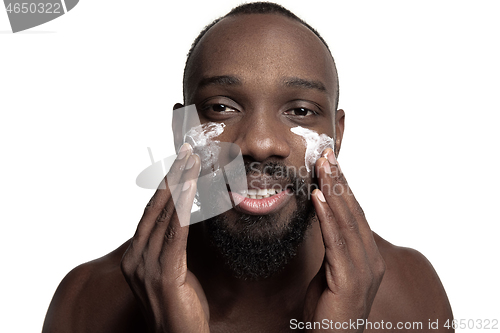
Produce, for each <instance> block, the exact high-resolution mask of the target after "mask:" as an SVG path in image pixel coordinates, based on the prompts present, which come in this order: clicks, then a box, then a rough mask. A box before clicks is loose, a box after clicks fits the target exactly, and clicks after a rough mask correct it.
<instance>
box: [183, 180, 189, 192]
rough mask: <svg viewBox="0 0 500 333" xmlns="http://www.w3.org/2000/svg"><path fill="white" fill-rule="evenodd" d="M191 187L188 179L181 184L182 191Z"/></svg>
mask: <svg viewBox="0 0 500 333" xmlns="http://www.w3.org/2000/svg"><path fill="white" fill-rule="evenodd" d="M190 187H191V181H190V180H188V181H187V182H185V183H184V185H182V191H187V190H188V189H189V188H190Z"/></svg>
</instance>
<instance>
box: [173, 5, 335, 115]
mask: <svg viewBox="0 0 500 333" xmlns="http://www.w3.org/2000/svg"><path fill="white" fill-rule="evenodd" d="M248 14H278V15H282V16H285V17H288V18H290V19H292V20H295V21H297V22H299V23H301V24H303V25H304V26H306V27H307V28H308V29H309V30H311V31H312V32H313V33H314V34H315V35H316V36H317V37H318V38H319V39H320V40H321V42H323V44H324V45H325V46H326V49H327V50H328V52H329V53H330V56H331V57H332V61H333V66H334V68H335V60H334V59H333V56H332V52H331V51H330V48H329V47H328V44H327V43H326V42H325V40H324V39H323V37H321V35H320V34H319V32H317V31H316V30H315V29H314V28H313V27H311V26H310V25H309V24H307V23H306V22H305V21H304V20H302V19H301V18H299V17H298V16H297V15H295V14H294V13H292V12H291V11H289V10H288V9H286V8H285V7H283V6H281V5H278V4H276V3H274V2H264V1H261V2H251V3H245V4H242V5H239V6H237V7H235V8H233V9H232V10H231V11H230V12H229V13H227V14H226V15H224V16H221V17H219V18H217V19H216V20H214V21H213V22H212V23H210V24H209V25H207V26H206V27H205V28H203V30H202V31H201V32H200V34H199V35H198V37H196V39H195V40H194V42H193V44H191V48H190V49H189V52H188V54H187V59H186V64H185V65H184V74H183V78H182V82H183V89H182V91H183V95H184V102H186V89H185V84H186V71H187V68H188V64H189V60H190V59H191V55H192V54H193V51H194V49H195V47H196V45H198V44H199V42H200V40H201V39H202V38H203V36H205V34H206V33H207V31H208V30H210V28H212V27H213V26H214V25H216V24H217V23H218V22H219V21H221V20H222V19H224V18H226V17H230V16H238V15H248ZM335 71H337V70H336V68H335ZM336 76H337V82H336V86H337V96H336V105H335V110H337V107H338V103H339V80H338V74H337V75H336Z"/></svg>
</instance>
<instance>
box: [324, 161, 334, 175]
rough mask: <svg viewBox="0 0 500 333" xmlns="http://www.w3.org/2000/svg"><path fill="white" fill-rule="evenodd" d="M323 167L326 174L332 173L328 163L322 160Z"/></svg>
mask: <svg viewBox="0 0 500 333" xmlns="http://www.w3.org/2000/svg"><path fill="white" fill-rule="evenodd" d="M323 168H324V169H325V172H326V173H328V174H331V173H332V169H331V168H330V163H326V162H324V163H323Z"/></svg>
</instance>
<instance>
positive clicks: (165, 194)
mask: <svg viewBox="0 0 500 333" xmlns="http://www.w3.org/2000/svg"><path fill="white" fill-rule="evenodd" d="M191 154H192V148H191V146H190V145H189V144H188V143H185V144H184V145H182V147H181V149H180V150H179V155H178V156H177V158H176V160H175V161H174V163H173V164H172V166H171V168H170V170H169V172H168V174H167V175H166V176H165V177H164V178H163V180H162V184H160V186H159V188H158V189H157V190H156V192H155V194H154V195H153V197H152V198H151V200H150V201H149V203H148V204H147V205H146V208H145V209H144V213H143V215H142V217H141V220H140V221H139V224H138V226H137V230H136V232H135V234H134V237H133V239H132V243H131V246H132V247H134V248H135V249H136V250H137V251H138V252H142V249H143V248H144V246H145V245H146V244H147V241H148V239H149V236H150V233H151V230H152V228H153V227H154V225H155V221H156V218H157V217H158V216H159V215H160V214H161V212H162V210H163V208H164V207H165V205H166V204H167V202H168V201H169V199H170V198H171V196H172V190H175V189H176V187H175V186H165V184H168V180H170V182H171V183H172V184H174V185H175V184H176V183H178V182H179V179H180V178H181V177H182V173H183V171H184V169H185V166H186V162H187V161H188V159H189V157H190V155H191ZM167 179H168V180H167ZM162 185H163V186H162Z"/></svg>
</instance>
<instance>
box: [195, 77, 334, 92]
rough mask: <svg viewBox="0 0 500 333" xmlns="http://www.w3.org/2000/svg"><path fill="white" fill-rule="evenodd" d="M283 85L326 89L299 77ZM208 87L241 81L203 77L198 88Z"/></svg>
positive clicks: (239, 80) (319, 84)
mask: <svg viewBox="0 0 500 333" xmlns="http://www.w3.org/2000/svg"><path fill="white" fill-rule="evenodd" d="M283 84H284V85H285V86H286V87H292V88H305V89H315V90H318V91H321V92H326V88H325V85H324V84H323V82H321V81H317V80H306V79H302V78H299V77H288V78H285V79H283ZM210 85H219V86H241V85H242V80H241V79H240V78H239V77H237V76H234V75H218V76H210V77H204V78H202V79H201V80H200V82H199V83H198V88H204V87H206V86H210Z"/></svg>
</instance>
